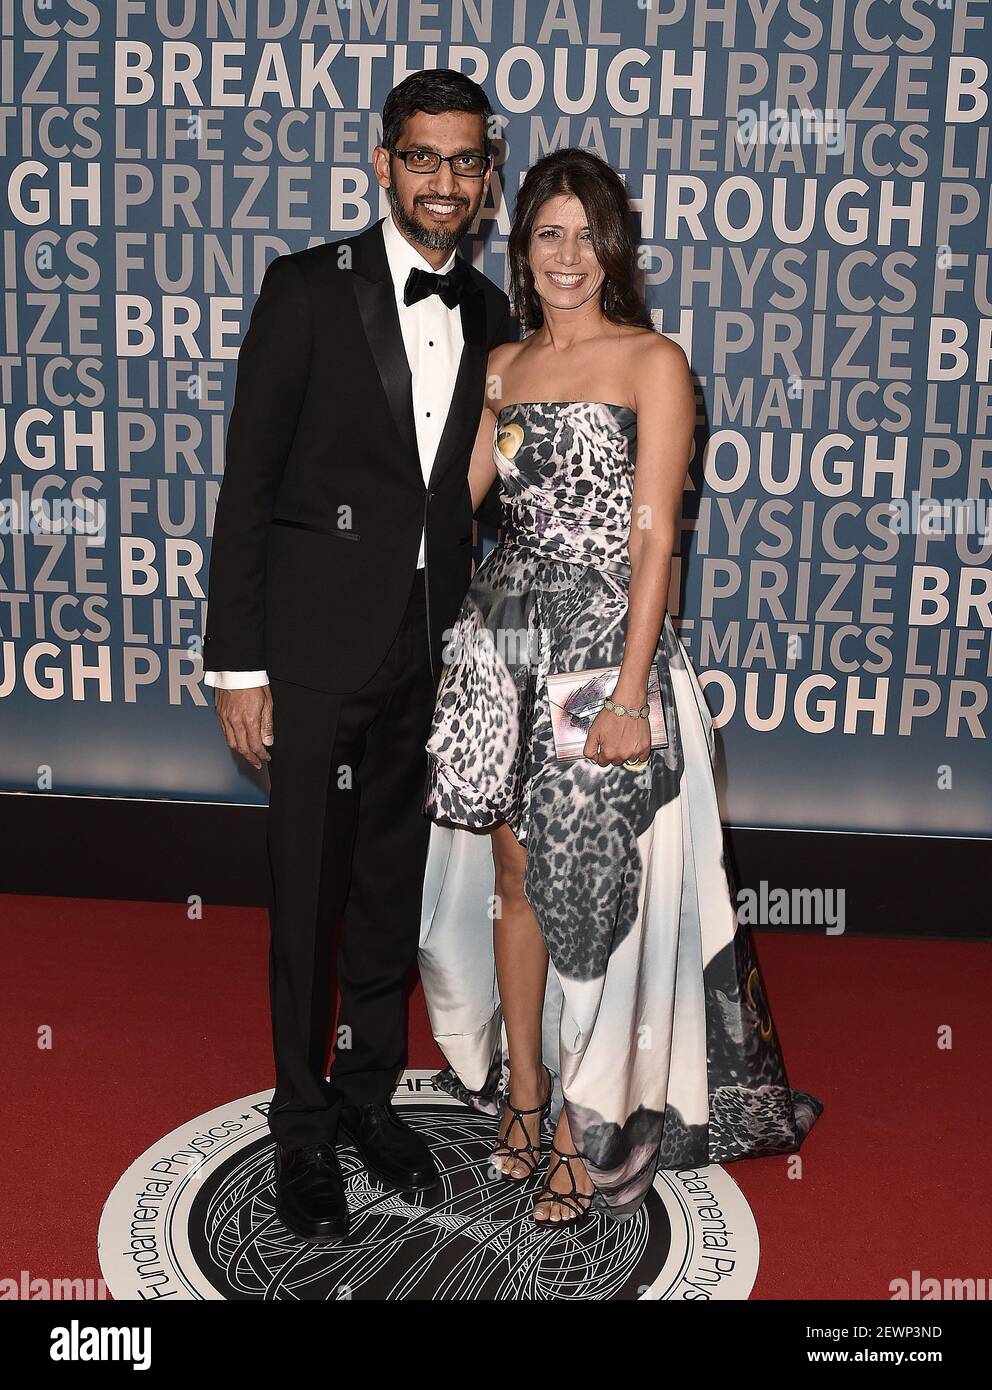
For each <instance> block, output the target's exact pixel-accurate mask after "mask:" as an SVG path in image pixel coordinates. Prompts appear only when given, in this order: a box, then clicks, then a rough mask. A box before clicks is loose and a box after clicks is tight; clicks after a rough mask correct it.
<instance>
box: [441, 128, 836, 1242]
mask: <svg viewBox="0 0 992 1390" xmlns="http://www.w3.org/2000/svg"><path fill="white" fill-rule="evenodd" d="M620 200H623V203H624V210H625V194H624V190H623V183H622V181H621V180H620V179H619V177H618V176H617V175H616V174H614V173H613V171H612V170H610V169H609V168H608V166H606V165H605V164H603V163H602V162H601V161H599V160H598V159H597V158H596V157H595V156H594V155H591V154H588V153H586V152H581V151H561V152H559V153H557V154H554V155H550V156H548V157H547V158H546V159H545V160H542V161H541V162H540V163H539V164H538V165H535V166H534V168H533V169H532V170H531V171H530V173H529V174H528V176H527V179H526V180H525V181H524V184H523V185H522V187H521V191H520V195H519V199H518V204H517V211H516V217H515V222H514V234H513V236H511V243H510V252H511V263H512V265H513V270H514V281H515V284H514V289H515V298H516V300H517V304H518V310H519V308H520V307H521V304H522V305H523V308H524V314H523V317H524V320H525V326H532V327H535V332H534V333H533V335H532V337H531V338H529V339H525V340H524V342H523V343H521V344H512V345H509V346H508V347H504V348H501V349H497V352H496V354H494V356H493V359H492V360H491V364H490V367H491V375H492V377H493V379H494V381H495V383H496V386H497V392H496V400H497V401H499V402H501V403H499V404H496V403H495V402H494V405H495V408H492V409H489V408H487V410H486V411H485V412H484V413H483V422H482V425H481V427H480V434H479V441H478V443H477V447H476V453H475V455H474V456H473V465H472V478H473V496H474V498H476V494H477V496H478V497H481V496H482V495H483V494H484V492H485V490H486V489H487V487H488V483H489V479H491V478H492V476H493V472H492V470H493V468H494V467H495V470H496V472H497V473H498V476H499V481H500V491H501V498H502V503H503V516H504V522H503V527H502V530H501V533H500V539H499V542H498V544H497V545H496V546H495V548H494V549H492V550H491V551H490V552H489V553H488V554H487V555H486V557H485V558H484V560H483V561H482V563H481V565H480V566H479V568H478V569H477V571H476V573H475V576H474V578H473V580H472V584H471V587H470V589H469V591H468V594H467V595H466V598H465V600H464V603H463V605H462V608H461V612H460V614H459V617H458V620H457V622H456V625H455V628H454V630H453V631H452V633H451V634H450V635H449V636H450V641H449V642H448V644H447V649H446V653H445V657H446V665H445V669H444V672H443V674H442V678H441V682H440V686H439V691H438V698H437V706H436V710H435V714H434V720H433V725H432V729H431V733H430V737H429V740H428V744H427V749H428V753H429V755H430V756H429V773H428V782H427V790H426V796H425V802H424V809H425V811H426V813H427V814H428V815H429V816H430V818H431V820H432V822H433V824H432V827H431V836H430V846H429V852H428V862H427V870H426V875H425V880H424V898H423V926H422V933H421V951H420V969H421V977H422V980H423V985H424V990H425V995H426V1000H427V1005H428V1011H429V1014H430V1018H431V1025H432V1029H433V1032H434V1036H435V1038H436V1040H437V1042H438V1044H439V1046H440V1047H441V1049H442V1051H443V1052H444V1054H445V1057H446V1060H447V1064H448V1065H447V1066H446V1068H445V1069H444V1070H443V1071H442V1072H441V1073H440V1075H439V1076H438V1077H437V1078H436V1079H437V1082H438V1084H439V1085H440V1086H441V1087H442V1088H443V1089H444V1090H446V1091H448V1092H449V1093H450V1094H452V1095H453V1096H456V1097H457V1098H459V1099H460V1100H462V1101H464V1102H465V1103H466V1104H468V1105H471V1106H473V1107H474V1108H476V1109H477V1110H480V1111H483V1112H484V1113H487V1114H490V1115H492V1116H493V1117H494V1120H498V1121H499V1123H498V1129H497V1128H496V1126H495V1125H494V1129H496V1132H495V1133H494V1149H493V1153H494V1159H493V1162H494V1167H495V1168H496V1169H497V1170H498V1171H499V1173H500V1174H501V1175H502V1176H503V1177H505V1178H508V1179H512V1180H517V1181H526V1180H528V1179H531V1178H532V1177H533V1179H534V1192H535V1203H534V1207H533V1214H534V1217H535V1219H536V1220H538V1221H541V1222H543V1223H547V1224H551V1223H554V1224H557V1225H559V1226H569V1225H573V1224H576V1223H577V1222H578V1221H580V1220H583V1219H585V1218H586V1217H587V1216H588V1215H589V1214H590V1213H591V1212H592V1213H595V1212H596V1211H597V1210H599V1211H602V1212H604V1213H608V1214H610V1215H612V1216H614V1217H628V1216H630V1215H632V1214H633V1213H634V1212H636V1211H637V1210H638V1208H639V1207H640V1205H641V1203H642V1202H643V1200H644V1197H645V1195H646V1193H647V1191H648V1189H649V1187H650V1186H651V1184H652V1182H653V1179H654V1175H655V1172H656V1170H657V1169H658V1168H659V1167H662V1168H687V1167H695V1166H699V1165H706V1164H708V1163H725V1162H729V1161H731V1160H734V1159H739V1158H744V1157H747V1156H755V1155H766V1154H783V1153H789V1152H792V1151H794V1150H795V1149H797V1148H798V1147H799V1145H800V1144H801V1142H802V1140H803V1138H804V1137H805V1135H806V1133H807V1132H808V1130H809V1129H810V1127H811V1125H812V1124H813V1122H814V1120H815V1119H816V1117H817V1115H818V1114H819V1113H820V1110H821V1109H822V1106H821V1103H820V1102H819V1101H818V1100H817V1099H816V1098H815V1097H814V1096H811V1095H808V1094H806V1093H804V1092H801V1091H796V1090H793V1089H791V1087H790V1086H789V1083H788V1080H787V1077H786V1073H785V1068H784V1065H783V1061H782V1055H781V1051H780V1048H779V1045H778V1042H777V1039H776V1035H775V1030H774V1026H773V1024H772V1019H771V1015H770V1013H769V1008H768V1003H767V1000H766V997H765V991H764V986H763V982H762V977H761V973H760V971H759V969H758V966H757V963H756V960H755V958H754V955H753V951H752V947H751V941H750V937H749V934H748V931H747V928H746V926H744V925H743V924H741V923H739V922H738V920H737V913H736V910H735V898H736V893H735V889H734V886H733V883H732V880H731V876H730V874H729V871H728V867H727V863H726V860H725V858H724V847H723V838H722V829H721V822H720V812H719V806H718V802H717V796H716V789H715V785H714V779H713V768H712V759H713V755H714V740H713V722H712V717H711V715H710V712H709V709H708V707H707V704H706V701H705V699H704V697H703V693H702V690H701V688H700V685H699V682H698V679H697V677H696V673H695V671H694V669H693V666H692V663H691V661H690V659H689V657H688V655H687V653H686V651H685V648H684V647H683V645H682V642H681V640H680V639H679V636H678V634H677V633H676V631H675V628H674V626H673V624H672V621H671V618H670V617H669V615H668V612H667V609H666V607H665V600H666V598H667V592H668V583H669V575H670V562H671V543H672V538H673V535H674V534H677V518H678V513H679V509H680V504H681V493H682V488H683V485H684V480H685V476H686V471H687V466H688V461H689V448H690V445H691V437H692V428H693V416H694V409H693V407H692V405H691V404H690V403H687V402H691V386H687V385H686V382H685V381H684V380H683V377H682V376H680V373H681V374H683V375H684V377H686V378H687V377H688V369H687V367H686V365H685V359H684V356H683V355H682V353H681V349H677V348H675V347H674V345H673V344H671V343H669V342H667V340H664V339H661V338H660V335H657V334H652V333H651V332H650V320H649V319H648V318H647V316H646V314H645V313H644V311H643V305H642V304H640V305H639V304H638V301H637V298H636V295H635V293H634V291H633V289H632V277H630V278H629V279H628V278H627V277H626V274H625V263H624V261H623V256H621V257H620V258H619V260H618V255H617V250H616V245H615V237H616V228H617V225H619V226H620V227H624V226H625V224H624V222H623V219H622V217H621V218H617V217H613V218H612V219H611V216H610V213H611V209H612V210H613V211H614V212H616V211H619V203H620ZM548 228H551V229H552V231H553V235H550V236H547V237H545V236H544V233H545V231H546V230H547V229H548ZM622 235H623V236H626V231H625V230H624V231H623V233H622ZM611 237H612V238H613V241H611ZM598 248H599V249H598ZM621 250H622V251H623V255H627V256H628V260H627V262H626V266H627V267H629V266H631V265H632V260H633V251H632V248H629V247H628V248H627V249H626V250H624V249H623V248H621ZM514 255H515V256H516V259H515V260H514ZM604 263H605V266H606V269H604ZM609 270H612V274H610V273H608V271H609ZM597 271H598V272H599V274H598V278H597V273H596V272H597ZM528 274H529V278H528ZM535 301H539V303H536V302H535ZM611 312H612V314H613V317H612V318H611V317H610V314H611ZM538 317H539V319H540V321H539V323H538V324H537V325H536V326H535V325H534V319H535V318H538ZM528 320H529V321H530V322H529V323H528ZM613 324H616V326H617V329H618V330H619V331H615V332H612V331H611V325H613ZM604 334H605V337H604V336H603V335H604ZM562 341H567V342H568V343H569V346H568V348H567V350H566V351H565V352H562V351H561V350H560V344H561V342H562ZM614 344H615V346H614ZM556 352H557V357H556ZM650 354H654V355H655V357H656V358H657V364H656V366H654V365H652V363H653V362H654V358H653V357H651V356H650ZM566 359H567V360H566ZM643 362H646V363H647V365H646V366H641V365H637V364H639V363H643ZM652 372H655V375H654V376H651V373H652ZM593 380H595V381H598V382H603V383H608V384H609V386H608V389H606V388H605V387H604V389H602V390H600V391H597V392H596V393H595V394H597V395H599V394H602V395H604V396H605V397H606V399H604V400H586V399H568V398H567V397H568V396H569V395H570V394H571V392H570V390H569V386H570V383H571V381H583V382H584V381H593ZM646 381H648V382H654V383H655V384H656V385H657V386H658V388H659V389H660V390H662V391H668V392H669V393H670V394H671V396H672V397H673V404H672V406H671V407H668V406H666V405H664V404H658V402H657V401H656V400H655V399H654V397H653V396H652V395H651V393H650V391H648V390H646V389H645V382H646ZM537 382H541V383H543V384H544V387H545V391H544V394H547V395H549V396H559V395H560V396H562V397H563V399H549V400H532V399H523V397H524V396H525V395H528V396H536V395H538V394H540V393H539V391H537V390H535V389H534V387H535V384H536V383H537ZM528 387H529V389H528ZM549 387H550V388H551V389H548V388H549ZM572 389H573V390H574V388H572ZM687 392H688V395H687V394H686V393H687ZM625 395H627V396H628V397H630V398H632V399H631V400H630V403H625V402H624V396H625ZM642 398H643V400H644V401H645V402H647V404H645V405H643V406H642V404H641V400H642ZM669 409H670V410H671V411H672V412H674V413H671V414H666V411H667V410H669ZM687 412H688V418H686V415H687ZM642 416H643V417H644V418H645V420H646V423H645V424H644V425H643V426H642V435H644V436H645V439H646V441H647V442H646V443H644V444H643V445H642V449H643V450H645V451H647V457H646V458H645V459H644V461H643V462H642V463H641V464H640V467H639V465H638V425H639V422H640V421H641V417H642ZM683 456H684V457H683ZM476 500H477V498H476ZM645 506H646V507H647V508H648V513H649V515H653V517H654V521H653V522H650V523H649V524H648V525H647V526H646V527H645V528H644V529H645V530H646V531H647V532H650V531H652V529H653V530H654V531H655V533H656V541H655V544H656V548H655V549H652V548H651V545H650V543H649V542H648V541H643V542H642V543H641V548H640V549H638V539H639V538H637V532H638V529H639V528H638V524H637V520H636V518H637V517H638V516H639V515H640V514H641V512H642V511H643V509H644V508H645ZM663 519H664V521H667V524H664V522H663ZM666 538H667V539H666ZM638 565H640V566H641V567H642V568H641V577H640V579H636V574H637V567H638ZM649 567H650V568H651V569H652V570H653V571H654V578H653V580H652V578H650V577H647V575H646V572H647V569H648V568H649ZM635 610H636V611H635ZM628 634H632V635H631V637H630V640H629V641H628ZM645 652H646V656H645ZM611 666H621V668H622V669H621V672H620V677H619V679H618V682H617V685H616V693H617V701H618V703H620V704H621V705H622V706H626V708H627V709H628V710H630V709H631V708H633V711H634V712H633V713H617V712H615V711H606V710H603V709H602V701H601V700H600V701H599V704H598V705H596V706H595V707H593V708H590V709H587V710H583V709H581V708H576V709H575V710H574V715H573V722H575V723H577V724H578V725H580V726H581V729H582V731H583V733H584V734H585V735H586V743H585V753H586V756H580V757H578V758H573V759H562V758H560V757H558V756H556V747H555V740H554V735H553V728H552V717H551V707H550V702H549V693H548V688H547V684H546V681H547V677H548V674H549V672H551V673H554V672H561V671H568V672H573V673H576V672H582V671H586V670H595V669H596V668H602V667H611ZM649 666H653V667H654V669H655V671H656V672H657V677H658V684H659V687H660V693H661V704H662V708H663V712H664V719H665V726H666V729H667V733H668V741H667V744H666V745H665V746H664V747H656V748H653V749H652V748H650V747H649V744H650V735H649V733H648V726H647V721H645V720H643V719H642V718H640V717H639V716H638V711H640V710H641V707H642V706H643V705H644V703H645V693H646V691H645V685H646V680H645V672H646V671H647V669H648V667H649ZM631 672H632V673H633V674H632V675H631V674H630V673H631ZM631 697H633V698H631ZM639 756H640V758H641V760H642V761H646V766H645V767H644V768H643V770H637V763H638V758H639ZM625 764H627V765H626V766H625ZM632 769H633V770H632ZM548 1140H550V1141H551V1143H550V1144H549V1143H548V1142H547V1141H548ZM546 1160H547V1166H546V1167H545V1161H546Z"/></svg>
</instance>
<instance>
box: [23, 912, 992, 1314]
mask: <svg viewBox="0 0 992 1390" xmlns="http://www.w3.org/2000/svg"><path fill="white" fill-rule="evenodd" d="M0 913H2V920H3V929H4V954H5V969H4V981H3V999H2V1009H0V1047H2V1049H3V1056H4V1058H5V1062H6V1068H5V1071H6V1077H5V1087H4V1090H5V1095H4V1102H5V1103H4V1112H5V1113H4V1125H3V1145H4V1150H3V1160H4V1162H3V1174H4V1182H3V1189H2V1195H0V1213H2V1220H0V1230H2V1233H3V1234H2V1237H0V1241H2V1247H0V1248H2V1256H3V1258H2V1267H0V1276H2V1277H15V1278H16V1277H18V1276H19V1273H20V1271H21V1270H22V1269H24V1270H27V1271H29V1273H30V1275H31V1276H32V1277H44V1278H49V1279H53V1278H77V1279H87V1278H92V1279H96V1278H98V1277H99V1273H100V1271H99V1267H98V1263H97V1254H96V1232H97V1224H98V1221H99V1217H100V1211H101V1208H102V1206H103V1202H104V1200H105V1198H106V1196H107V1194H108V1193H109V1191H110V1189H111V1188H112V1187H113V1185H114V1183H115V1182H116V1180H117V1178H118V1177H119V1176H120V1174H121V1172H122V1171H123V1170H124V1169H125V1168H126V1167H127V1165H128V1164H129V1163H130V1162H131V1160H132V1159H133V1158H134V1157H135V1156H136V1155H137V1154H139V1153H140V1152H142V1150H144V1149H145V1148H146V1147H147V1146H148V1145H150V1144H151V1143H153V1142H154V1140H156V1139H157V1138H159V1137H160V1136H161V1135H163V1134H165V1133H166V1132H167V1131H168V1130H170V1129H172V1128H174V1127H175V1126H176V1125H179V1124H180V1123H182V1122H183V1121H185V1120H188V1119H190V1118H192V1117H193V1116H195V1115H197V1114H199V1113H201V1112H202V1111H205V1110H209V1109H210V1108H211V1107H213V1106H215V1105H217V1104H220V1103H221V1102H222V1101H225V1100H227V1099H229V1098H232V1097H236V1096H240V1095H247V1094H250V1093H251V1092H254V1091H260V1090H264V1089H266V1088H268V1087H270V1086H271V1085H272V1075H271V1054H270V1038H269V1024H268V1011H267V998H266V980H267V948H268V930H267V923H266V918H265V914H264V913H263V912H261V911H256V910H245V909H240V908H222V907H207V908H205V909H204V916H203V920H202V921H189V920H188V919H187V917H186V913H185V908H184V907H181V906H170V905H168V904H159V903H120V902H108V901H100V900H91V899H79V900H69V899H59V898H28V897H17V896H6V897H0ZM756 941H757V950H758V954H759V958H760V961H761V965H762V969H763V972H764V975H765V980H766V984H767V987H768V992H769V997H770V1001H771V1006H772V1010H773V1013H774V1017H775V1021H776V1024H777V1026H778V1031H779V1035H780V1038H781V1041H782V1047H783V1051H784V1054H785V1059H786V1064H787V1066H788V1069H789V1076H790V1080H791V1082H792V1084H793V1085H794V1086H797V1087H799V1088H800V1089H803V1090H808V1091H811V1092H812V1093H813V1094H814V1095H818V1096H819V1097H820V1098H821V1100H822V1101H823V1102H824V1106H825V1111H824V1114H823V1115H822V1116H821V1118H820V1119H819V1121H818V1122H817V1124H816V1126H815V1127H814V1129H813V1132H812V1134H811V1135H810V1137H809V1139H808V1141H807V1143H806V1146H805V1147H804V1149H803V1151H802V1155H801V1157H802V1168H801V1171H802V1176H801V1178H791V1179H790V1177H789V1176H788V1173H789V1165H790V1160H789V1159H784V1158H782V1159H779V1158H769V1159H749V1160H745V1161H744V1162H740V1163H735V1164H731V1165H729V1167H728V1172H730V1173H731V1175H732V1176H733V1178H734V1180H735V1181H736V1182H737V1183H738V1185H739V1186H740V1187H741V1188H742V1189H743V1191H744V1193H745V1195H746V1197H747V1199H748V1202H749V1203H750V1205H751V1208H752V1210H753V1212H754V1215H755V1219H756V1221H757V1224H758V1229H759V1232H760V1235H761V1246H762V1253H761V1266H760V1270H759V1273H758V1280H757V1283H756V1285H755V1289H754V1294H753V1297H755V1298H795V1299H804V1298H834V1299H844V1298H870V1299H887V1298H888V1297H889V1296H890V1293H889V1284H890V1281H892V1280H894V1279H899V1278H906V1279H911V1278H912V1273H913V1271H914V1270H919V1271H921V1273H922V1275H923V1276H924V1277H927V1276H936V1277H939V1278H969V1277H970V1278H975V1279H977V1278H980V1277H984V1276H986V1275H987V1274H988V1269H987V1264H988V1261H987V1258H986V1252H987V1251H988V1249H989V1248H990V1244H992V1212H990V1208H989V1204H988V1203H987V1202H986V1201H985V1200H984V1168H983V1165H984V1155H985V1153H986V1152H987V1148H988V1143H989V1122H988V1118H987V1116H988V1110H987V1106H986V1104H985V1096H986V1092H987V1084H986V1080H987V1057H988V1026H989V1025H988V1007H987V999H988V996H989V975H988V960H989V952H988V947H987V946H986V945H982V944H971V943H962V942H954V941H951V942H937V941H917V942H911V941H893V940H882V939H868V938H863V937H862V938H854V937H852V938H848V937H825V936H814V935H810V936H802V935H799V934H790V935H776V934H767V933H760V932H759V933H757V934H756ZM46 1028H48V1029H51V1048H50V1049H45V1048H42V1047H39V1046H38V1040H39V1037H41V1036H42V1035H43V1030H45V1029H46ZM941 1030H944V1032H945V1033H946V1034H949V1040H950V1046H947V1044H946V1043H945V1045H944V1046H943V1047H942V1046H941ZM438 1061H439V1054H438V1052H437V1051H436V1049H435V1047H434V1044H433V1041H432V1040H431V1038H430V1035H429V1032H428V1028H427V1021H426V1016H425V1013H424V1008H423V1001H422V998H421V997H420V995H419V992H418V994H417V995H416V996H415V998H414V1008H413V1018H412V1025H411V1040H410V1064H411V1065H412V1066H420V1067H428V1066H433V1065H434V1064H435V1063H437V1062H438Z"/></svg>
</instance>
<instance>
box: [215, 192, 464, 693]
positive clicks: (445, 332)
mask: <svg viewBox="0 0 992 1390" xmlns="http://www.w3.org/2000/svg"><path fill="white" fill-rule="evenodd" d="M382 239H383V242H384V243H385V247H386V260H387V261H388V263H389V274H390V276H391V278H392V281H393V291H394V293H395V295H396V309H397V312H398V314H399V320H400V332H401V333H402V334H403V346H404V348H405V349H406V360H407V362H408V363H409V364H410V376H411V378H412V387H413V417H414V423H415V425H416V430H417V450H418V452H419V454H420V467H421V471H422V472H423V475H424V483H425V484H426V483H427V481H428V479H429V478H430V475H431V469H432V468H433V466H434V458H435V456H436V454H437V446H438V444H439V443H440V442H441V433H442V431H443V429H444V423H445V420H446V419H447V418H448V410H449V408H450V406H451V396H452V393H453V391H454V389H455V377H456V376H457V374H458V364H459V361H460V359H461V353H462V345H463V342H464V339H463V337H462V316H461V310H460V309H459V308H458V306H457V305H456V306H455V308H454V309H449V308H448V306H447V305H446V304H445V303H444V301H443V300H442V299H441V298H440V296H438V295H436V294H432V295H428V296H427V298H426V299H421V300H420V301H419V302H418V303H416V304H404V303H403V290H404V288H405V286H406V281H407V276H408V275H409V274H410V271H411V270H412V269H413V268H414V266H418V267H419V268H420V269H421V270H430V271H433V270H434V267H433V266H432V265H431V264H430V262H429V261H427V260H425V259H424V257H423V256H422V255H421V254H420V252H419V251H418V250H417V248H416V247H415V246H413V245H411V243H410V242H409V241H407V239H406V237H405V236H404V235H403V234H402V232H401V231H400V229H399V228H398V227H397V225H396V223H395V222H394V221H393V219H392V216H391V215H390V216H389V217H387V218H385V220H384V221H383V224H382ZM454 263H455V253H454V252H453V251H452V253H451V255H450V256H449V257H448V259H447V260H446V261H445V263H444V265H443V266H441V267H440V269H439V270H438V271H436V272H435V273H436V274H438V275H443V274H444V273H445V272H446V271H448V270H450V269H451V267H452V266H453V265H454ZM423 567H424V533H423V531H421V536H420V552H419V554H418V556H417V568H418V569H423ZM203 683H204V685H211V686H216V687H219V688H220V689H221V690H245V689H247V688H248V687H250V686H258V685H268V683H269V678H268V675H267V674H266V672H265V671H205V672H204V673H203Z"/></svg>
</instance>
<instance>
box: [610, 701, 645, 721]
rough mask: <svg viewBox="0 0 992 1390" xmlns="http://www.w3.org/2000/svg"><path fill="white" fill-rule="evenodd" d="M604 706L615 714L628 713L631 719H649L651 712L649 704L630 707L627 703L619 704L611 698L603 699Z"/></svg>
mask: <svg viewBox="0 0 992 1390" xmlns="http://www.w3.org/2000/svg"><path fill="white" fill-rule="evenodd" d="M603 708H604V709H608V710H610V711H611V713H613V714H626V715H628V716H629V717H630V718H631V719H647V718H648V716H649V715H650V713H651V707H650V706H649V705H642V706H641V708H640V709H628V708H627V706H626V705H618V704H616V703H615V701H613V700H611V699H609V698H607V699H605V700H604V701H603Z"/></svg>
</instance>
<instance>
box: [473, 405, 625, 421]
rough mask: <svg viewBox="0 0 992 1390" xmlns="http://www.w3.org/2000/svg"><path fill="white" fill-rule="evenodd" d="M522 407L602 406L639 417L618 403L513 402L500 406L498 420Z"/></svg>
mask: <svg viewBox="0 0 992 1390" xmlns="http://www.w3.org/2000/svg"><path fill="white" fill-rule="evenodd" d="M522 405H539V406H544V407H546V408H548V409H550V408H551V406H554V405H602V406H605V407H606V409H607V410H625V411H626V412H627V414H628V415H633V416H635V417H636V415H637V411H636V410H634V408H633V406H629V405H618V404H617V403H616V401H512V402H511V403H510V404H509V405H501V406H500V408H499V414H498V415H497V416H496V418H497V420H498V419H499V416H500V415H502V414H503V412H504V411H505V410H518V409H519V408H520V407H521V406H522Z"/></svg>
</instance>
